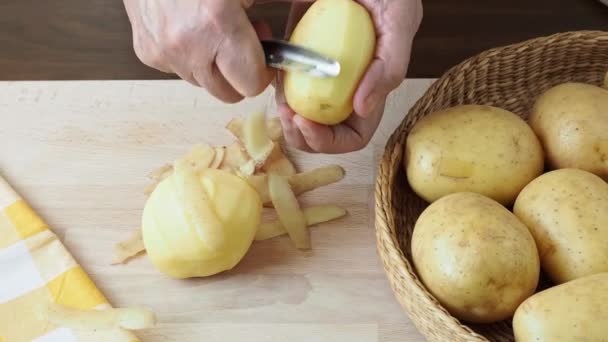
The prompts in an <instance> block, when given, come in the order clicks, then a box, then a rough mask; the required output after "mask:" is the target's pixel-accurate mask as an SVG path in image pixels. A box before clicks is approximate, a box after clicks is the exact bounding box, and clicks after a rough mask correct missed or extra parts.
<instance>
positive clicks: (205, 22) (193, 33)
mask: <svg viewBox="0 0 608 342" xmlns="http://www.w3.org/2000/svg"><path fill="white" fill-rule="evenodd" d="M253 2H254V0H187V1H172V0H124V4H125V7H126V10H127V14H128V16H129V20H130V21H131V26H132V30H133V47H134V50H135V53H136V54H137V57H138V58H139V59H140V60H141V61H142V62H143V63H144V64H146V65H148V66H150V67H152V68H155V69H158V70H160V71H163V72H168V73H170V72H172V73H176V74H177V75H178V76H179V77H180V78H182V79H184V80H186V81H188V82H190V83H192V84H194V85H196V86H200V87H203V88H205V89H207V91H208V92H209V93H211V94H212V95H213V96H215V97H216V98H218V99H220V100H222V101H223V102H227V103H235V102H238V101H240V100H242V99H243V98H244V97H251V96H256V95H258V94H260V93H261V92H263V91H264V89H266V87H267V86H268V85H269V84H270V82H271V81H272V80H273V78H274V72H273V71H272V69H271V68H268V67H267V66H266V62H265V58H264V53H263V50H262V46H261V44H260V39H268V38H271V36H272V34H271V32H270V28H269V27H268V25H266V24H264V23H255V24H252V23H251V22H250V21H249V19H248V17H247V14H246V13H245V9H246V8H248V7H250V6H251V5H252V4H253Z"/></svg>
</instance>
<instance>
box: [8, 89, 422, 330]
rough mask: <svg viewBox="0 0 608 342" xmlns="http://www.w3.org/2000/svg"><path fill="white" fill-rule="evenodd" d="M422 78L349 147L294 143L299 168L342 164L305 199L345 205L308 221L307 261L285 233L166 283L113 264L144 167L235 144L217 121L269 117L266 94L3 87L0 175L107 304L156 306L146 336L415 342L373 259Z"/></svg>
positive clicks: (138, 201)
mask: <svg viewBox="0 0 608 342" xmlns="http://www.w3.org/2000/svg"><path fill="white" fill-rule="evenodd" d="M430 83H431V80H406V81H405V82H404V83H403V84H402V86H401V87H400V88H399V89H398V90H397V91H396V92H395V93H393V94H392V95H391V96H390V98H389V102H388V104H387V107H386V114H385V116H384V119H383V121H382V124H381V127H380V128H379V129H378V131H377V133H376V135H375V136H374V138H373V141H372V143H371V144H370V145H369V146H368V147H367V148H365V149H363V150H361V151H359V152H356V153H350V154H345V155H337V156H331V155H313V154H306V153H301V152H295V151H292V153H293V156H294V158H295V161H296V164H297V165H298V166H299V168H300V169H301V170H307V169H310V168H313V167H315V166H319V165H325V164H330V163H338V164H340V165H343V166H344V168H345V169H346V173H347V176H346V178H345V179H344V180H343V181H341V182H339V183H337V184H334V185H332V186H330V187H327V188H322V189H318V190H316V191H313V192H311V193H309V194H307V195H305V196H304V197H303V199H304V201H305V203H309V204H310V203H327V204H331V203H333V204H338V205H341V206H344V207H345V208H347V209H348V211H349V215H348V216H347V217H345V218H344V219H341V220H338V221H334V222H332V223H328V224H323V225H321V226H319V227H316V228H313V230H312V242H313V246H314V250H313V252H312V254H311V255H304V254H302V253H300V252H298V251H297V250H295V249H294V248H293V247H292V245H291V242H290V241H289V239H288V238H287V237H279V238H275V239H273V240H268V241H263V242H256V243H254V245H253V246H252V248H251V249H250V251H249V253H248V254H247V255H246V257H245V258H244V259H243V260H242V262H241V263H240V264H239V265H237V267H236V268H235V269H233V270H232V271H230V272H227V273H224V274H221V275H218V276H214V277H210V278H205V279H193V280H186V281H177V280H172V279H169V278H167V277H165V276H163V275H162V274H160V273H159V272H157V271H156V270H155V269H154V268H153V267H152V266H151V264H150V262H149V260H148V259H147V258H146V257H141V258H139V259H136V260H133V261H132V262H131V263H129V264H127V265H121V266H111V265H109V263H110V261H111V255H110V254H111V251H112V246H113V244H114V243H115V242H117V241H119V240H121V239H124V238H125V237H128V236H129V234H130V232H131V231H133V230H134V229H135V228H136V227H138V226H139V221H140V217H141V210H142V208H143V205H144V201H145V197H144V195H143V193H142V190H143V188H144V187H145V185H146V184H147V179H146V177H145V176H146V175H147V174H148V173H149V171H150V170H152V169H154V168H156V167H158V166H160V165H162V164H164V163H165V162H167V161H171V160H174V159H175V158H176V157H177V156H179V155H181V154H183V153H184V152H185V151H187V150H188V149H189V148H190V147H191V146H192V144H194V143H197V142H200V141H207V142H212V143H214V144H223V143H229V142H231V141H232V138H231V137H230V135H229V134H228V132H226V131H225V130H224V129H223V127H224V126H225V124H226V123H227V122H228V121H229V120H230V119H231V118H232V117H233V116H235V115H244V114H247V113H249V112H251V111H253V110H256V109H257V108H260V106H263V105H265V104H268V105H269V106H270V109H269V112H270V113H272V112H273V108H272V107H273V104H274V101H273V99H272V94H271V93H270V90H269V91H267V92H265V93H264V94H262V95H260V96H259V97H257V98H253V99H249V100H246V101H244V102H242V103H239V104H237V105H234V106H230V105H225V104H221V103H219V102H218V101H216V100H214V99H212V98H211V97H210V96H208V95H206V93H205V92H202V91H200V90H199V89H196V88H194V87H191V86H189V85H188V84H187V83H185V82H183V81H172V80H168V81H90V82H87V81H76V82H0V123H1V124H0V172H1V173H2V174H3V175H4V176H5V177H6V179H7V180H8V181H9V183H11V184H12V185H13V186H14V187H15V188H16V190H17V191H18V192H20V193H21V194H22V196H23V197H24V198H25V199H26V200H28V201H29V202H30V204H31V205H32V206H33V208H34V209H35V210H36V211H37V212H38V213H39V214H40V215H41V216H42V217H43V218H44V219H45V220H46V221H47V222H48V223H49V224H50V226H51V228H52V229H53V230H54V231H55V232H56V233H57V234H58V236H59V237H60V239H61V240H62V241H63V242H64V243H65V245H66V246H67V248H68V249H69V250H70V251H71V252H72V253H73V255H74V257H75V258H76V260H77V261H78V262H80V263H81V264H82V266H83V267H84V269H85V270H86V271H87V272H89V273H90V275H91V277H92V278H93V280H94V281H95V282H96V283H97V284H98V285H99V287H100V289H101V290H102V291H103V292H104V293H105V294H106V295H107V297H108V298H109V300H110V301H111V302H112V303H113V304H114V305H117V306H125V305H146V306H148V307H150V308H152V309H153V310H154V311H155V312H157V314H158V316H159V319H160V324H159V325H158V327H156V328H154V329H151V330H148V331H143V332H141V333H140V336H141V338H142V339H143V341H144V342H154V341H163V342H169V341H180V342H188V341H222V342H226V341H228V342H229V341H256V342H258V341H295V342H298V341H307V342H308V341H332V342H335V341H363V342H367V341H370V342H371V341H422V340H423V339H422V336H421V335H420V334H419V333H418V332H417V331H416V329H415V328H414V326H413V325H412V323H411V322H410V321H409V319H408V317H407V315H406V314H405V313H404V311H403V310H402V309H401V307H400V306H399V304H398V303H397V301H396V300H395V298H394V296H393V293H392V291H391V289H390V287H389V285H388V281H387V279H386V275H385V273H384V270H383V268H382V266H381V262H380V260H379V257H378V256H377V252H376V247H375V232H374V225H373V223H374V220H373V217H374V213H373V184H374V180H375V170H376V164H377V160H378V159H379V158H380V157H381V155H382V153H383V147H384V144H385V142H386V140H387V138H388V137H389V135H390V134H391V133H392V132H393V130H394V128H395V127H396V126H397V124H398V123H399V122H400V121H401V120H402V119H403V117H404V115H405V113H406V112H407V110H408V108H409V107H410V106H411V105H412V104H413V103H414V101H415V100H416V99H417V98H419V96H420V95H422V93H423V92H424V90H425V89H426V88H427V87H428V86H429V84H430Z"/></svg>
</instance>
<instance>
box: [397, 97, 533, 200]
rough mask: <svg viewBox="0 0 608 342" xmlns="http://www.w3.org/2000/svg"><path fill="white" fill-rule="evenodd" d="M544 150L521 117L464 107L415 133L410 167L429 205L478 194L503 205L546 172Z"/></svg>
mask: <svg viewBox="0 0 608 342" xmlns="http://www.w3.org/2000/svg"><path fill="white" fill-rule="evenodd" d="M543 159H544V155H543V150H542V147H541V145H540V142H539V140H538V138H537V137H536V136H535V135H534V132H533V131H532V129H531V128H530V127H529V126H528V125H527V124H526V122H525V121H524V120H523V119H521V118H520V117H519V116H517V115H515V114H514V113H511V112H509V111H506V110H504V109H500V108H497V107H492V106H480V105H462V106H455V107H451V108H447V109H444V110H440V111H437V112H434V113H431V114H430V115H428V116H426V117H424V118H423V119H421V120H420V121H418V122H417V123H416V125H415V126H414V127H413V128H412V130H411V132H410V133H409V135H408V137H407V141H406V147H405V158H404V163H405V168H406V172H407V179H408V182H409V184H410V186H411V187H412V189H413V190H414V191H415V192H416V193H417V194H418V195H419V196H421V197H422V198H424V199H425V200H426V201H428V202H433V201H435V200H437V199H438V198H440V197H442V196H445V195H447V194H451V193H455V192H469V191H470V192H476V193H479V194H482V195H485V196H488V197H490V198H492V199H494V200H496V201H498V202H500V203H502V204H505V205H509V204H512V203H513V201H515V198H516V197H517V194H518V193H519V192H520V191H521V189H522V188H523V187H524V186H525V185H526V184H528V183H529V182H530V181H531V180H532V179H534V178H536V177H537V176H539V175H540V174H541V173H542V171H543Z"/></svg>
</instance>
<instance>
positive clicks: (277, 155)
mask: <svg viewBox="0 0 608 342" xmlns="http://www.w3.org/2000/svg"><path fill="white" fill-rule="evenodd" d="M262 170H263V171H264V172H267V173H268V172H274V173H276V174H279V175H281V176H293V175H295V174H296V168H295V166H294V165H293V163H292V162H291V160H289V159H288V158H287V157H286V156H285V153H284V152H283V148H282V147H281V145H280V144H275V146H274V149H273V150H272V152H271V153H270V156H268V159H267V160H266V163H264V165H262Z"/></svg>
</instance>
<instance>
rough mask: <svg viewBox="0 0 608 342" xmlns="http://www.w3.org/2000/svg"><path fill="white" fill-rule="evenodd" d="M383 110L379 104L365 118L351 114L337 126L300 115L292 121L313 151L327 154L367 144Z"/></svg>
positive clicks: (352, 149) (357, 148)
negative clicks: (318, 122)
mask: <svg viewBox="0 0 608 342" xmlns="http://www.w3.org/2000/svg"><path fill="white" fill-rule="evenodd" d="M383 112H384V106H383V105H381V106H379V107H378V109H377V110H376V111H375V112H374V113H373V114H372V115H371V116H370V117H369V118H367V119H362V118H361V117H359V116H355V115H353V116H351V117H349V118H348V119H347V120H346V121H345V122H344V123H342V124H340V125H337V126H326V125H320V124H317V123H315V122H312V121H310V120H307V119H305V118H303V117H301V116H296V117H295V118H294V122H295V123H296V125H297V126H298V127H299V128H300V131H301V132H302V136H303V137H304V140H305V141H306V143H307V144H308V145H309V146H310V147H311V148H312V149H313V150H314V151H316V152H321V153H329V154H332V153H347V152H354V151H358V150H360V149H362V148H364V147H365V146H367V144H368V143H369V141H370V140H371V139H372V137H373V135H374V132H375V131H376V129H377V128H378V125H379V124H380V121H381V119H382V113H383Z"/></svg>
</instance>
